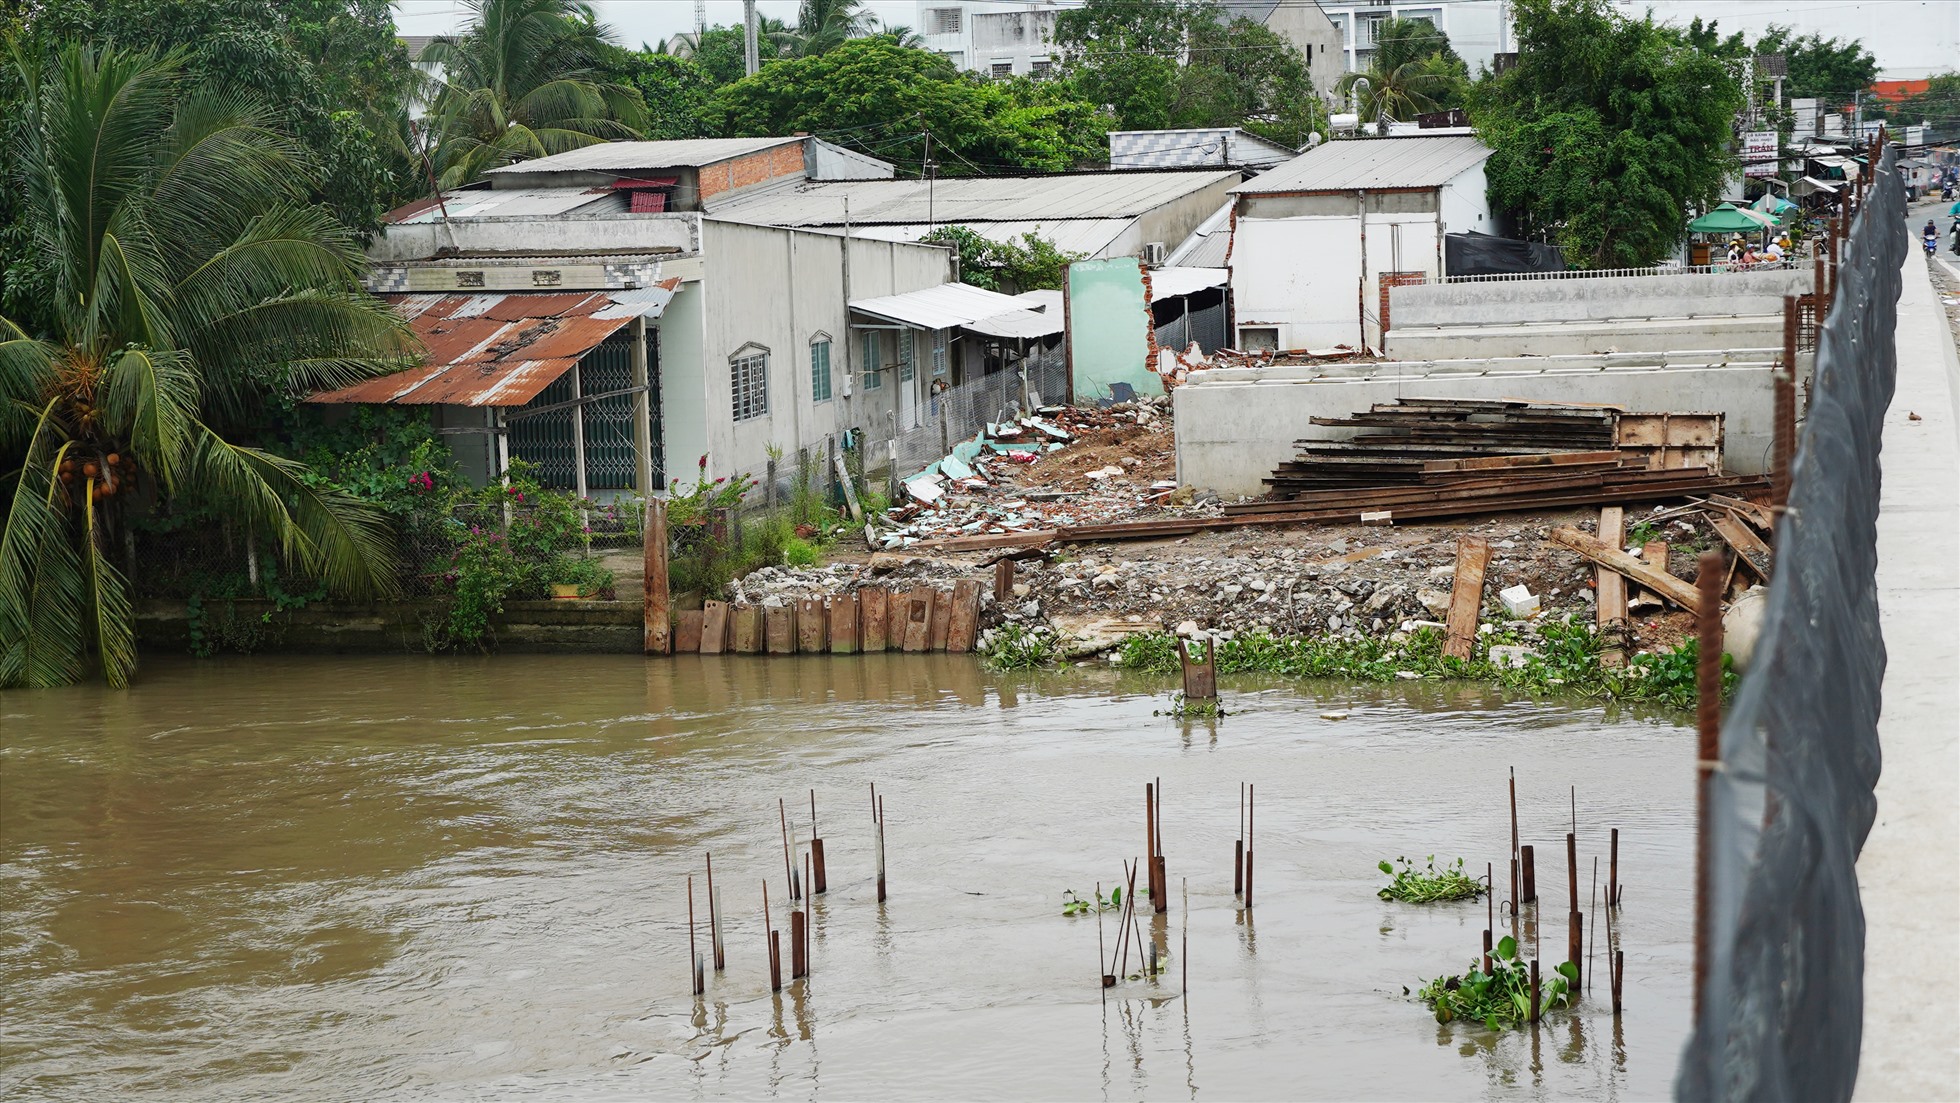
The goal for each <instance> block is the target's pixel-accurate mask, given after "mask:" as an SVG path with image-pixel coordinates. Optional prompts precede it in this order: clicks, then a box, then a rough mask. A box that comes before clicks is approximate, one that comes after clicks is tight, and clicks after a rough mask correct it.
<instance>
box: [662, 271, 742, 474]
mask: <svg viewBox="0 0 1960 1103" xmlns="http://www.w3.org/2000/svg"><path fill="white" fill-rule="evenodd" d="M706 299H707V293H706V292H705V290H704V289H703V288H702V285H701V281H700V280H690V281H688V282H687V283H683V284H681V286H680V290H678V291H676V292H675V293H674V298H673V301H672V302H669V303H668V304H667V309H666V310H665V311H663V312H662V313H661V315H660V321H659V322H658V323H657V324H656V325H655V326H653V327H650V328H649V330H648V332H647V339H648V340H649V341H650V342H653V343H654V348H655V351H656V354H657V359H653V358H650V360H649V362H650V363H651V364H654V365H656V370H657V371H658V372H659V383H660V436H661V443H662V454H663V461H662V466H663V469H664V470H665V472H666V475H665V478H666V480H667V481H668V482H669V483H671V482H672V481H673V480H674V479H680V480H682V481H683V482H685V483H688V484H690V485H691V484H692V483H693V482H694V479H695V474H696V468H695V464H696V462H697V461H698V460H699V459H700V458H701V454H702V453H703V452H710V453H712V452H713V451H715V450H716V449H718V448H719V447H720V445H718V444H715V443H712V442H711V441H710V440H709V432H708V429H709V420H708V418H707V416H706V407H705V405H704V402H705V401H706V399H705V395H706V392H707V379H706V377H705V376H704V375H703V374H702V370H701V341H702V334H703V332H704V330H705V329H706V326H707V314H706V309H705V302H706ZM723 420H724V421H725V420H726V418H724V419H723ZM708 458H709V462H710V463H711V464H712V463H713V462H714V461H715V459H716V457H715V456H714V455H712V454H711V455H710V456H709V457H708Z"/></svg>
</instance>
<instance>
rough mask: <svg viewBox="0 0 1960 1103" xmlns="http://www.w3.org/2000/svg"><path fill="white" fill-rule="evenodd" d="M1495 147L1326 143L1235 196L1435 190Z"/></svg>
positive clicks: (1456, 140)
mask: <svg viewBox="0 0 1960 1103" xmlns="http://www.w3.org/2000/svg"><path fill="white" fill-rule="evenodd" d="M1490 152H1491V151H1490V147H1488V146H1486V145H1484V144H1483V143H1482V142H1480V141H1478V140H1477V138H1476V137H1475V136H1474V135H1469V134H1460V135H1458V134H1453V135H1448V136H1446V137H1440V138H1351V139H1344V140H1341V141H1335V142H1325V143H1322V144H1321V145H1318V146H1315V147H1314V148H1313V149H1310V150H1308V151H1306V152H1305V153H1302V154H1301V155H1299V156H1298V157H1295V158H1294V159H1292V160H1291V161H1288V162H1287V163H1285V164H1283V165H1281V166H1279V167H1278V168H1276V169H1273V170H1271V171H1270V172H1267V173H1266V174H1265V175H1263V176H1258V177H1255V178H1253V179H1251V180H1248V181H1246V182H1245V183H1243V184H1240V185H1239V186H1238V187H1236V188H1233V189H1232V192H1233V194H1235V195H1260V194H1266V193H1271V192H1325V191H1355V190H1357V189H1360V188H1435V187H1441V186H1442V185H1444V184H1447V183H1449V182H1450V181H1451V180H1454V179H1455V178H1456V177H1457V176H1458V175H1459V174H1461V173H1462V172H1464V171H1465V170H1467V169H1471V168H1475V167H1476V166H1477V165H1480V164H1482V163H1483V161H1484V158H1486V157H1489V156H1490Z"/></svg>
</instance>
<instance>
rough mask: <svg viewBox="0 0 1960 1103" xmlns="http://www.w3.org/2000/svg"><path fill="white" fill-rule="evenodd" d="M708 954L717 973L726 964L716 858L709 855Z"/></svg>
mask: <svg viewBox="0 0 1960 1103" xmlns="http://www.w3.org/2000/svg"><path fill="white" fill-rule="evenodd" d="M708 952H709V953H710V954H711V955H713V957H714V960H715V972H717V973H719V972H721V970H722V966H723V965H724V964H726V963H725V962H724V961H723V959H722V953H721V895H720V894H719V893H717V892H715V856H714V855H713V854H710V855H708Z"/></svg>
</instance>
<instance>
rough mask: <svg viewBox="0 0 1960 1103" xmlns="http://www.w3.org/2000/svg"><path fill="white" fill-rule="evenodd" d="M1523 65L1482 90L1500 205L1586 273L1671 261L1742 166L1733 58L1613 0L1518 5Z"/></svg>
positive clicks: (1481, 114) (1476, 105)
mask: <svg viewBox="0 0 1960 1103" xmlns="http://www.w3.org/2000/svg"><path fill="white" fill-rule="evenodd" d="M1513 12H1514V13H1515V16H1516V30H1517V39H1518V47H1519V52H1518V61H1517V64H1516V65H1514V66H1512V67H1511V68H1510V69H1507V70H1506V71H1505V72H1504V73H1503V74H1502V75H1498V76H1492V77H1488V78H1486V79H1484V80H1482V81H1480V82H1478V84H1477V87H1476V88H1475V90H1474V91H1473V93H1472V101H1471V119H1472V121H1473V122H1474V123H1475V124H1476V126H1477V129H1478V133H1479V135H1480V136H1481V137H1482V138H1483V140H1484V142H1485V144H1487V145H1489V146H1490V147H1491V149H1492V150H1493V151H1494V152H1493V153H1492V155H1491V158H1490V160H1489V161H1488V162H1486V164H1485V166H1484V173H1485V175H1486V177H1487V178H1488V179H1489V181H1490V199H1491V203H1492V204H1493V205H1494V207H1495V208H1497V209H1499V210H1511V211H1515V212H1517V213H1518V216H1519V219H1520V221H1521V223H1522V229H1523V230H1524V232H1525V234H1526V235H1527V236H1529V237H1534V238H1549V239H1550V240H1552V241H1554V242H1556V243H1557V244H1558V245H1559V246H1560V248H1561V249H1562V250H1563V251H1564V253H1565V259H1566V261H1567V263H1569V264H1572V265H1573V266H1575V267H1586V268H1618V267H1639V266H1645V265H1649V264H1652V263H1654V262H1655V261H1657V260H1659V259H1661V258H1662V257H1664V256H1666V255H1668V253H1669V252H1671V251H1672V250H1673V249H1674V248H1675V247H1676V246H1677V245H1678V244H1679V243H1680V241H1681V238H1682V236H1683V234H1684V233H1685V227H1686V218H1685V216H1684V214H1683V212H1684V211H1686V210H1688V209H1689V208H1691V207H1693V206H1697V205H1703V204H1707V203H1711V202H1713V201H1714V200H1715V199H1716V198H1717V197H1718V196H1719V195H1720V193H1721V188H1722V183H1723V181H1724V180H1725V179H1726V178H1727V177H1728V175H1729V174H1730V173H1731V172H1732V171H1733V170H1734V169H1735V167H1736V158H1735V153H1734V151H1733V149H1732V142H1733V137H1734V133H1733V132H1734V123H1735V117H1736V112H1737V111H1738V110H1740V109H1741V107H1742V103H1743V94H1742V88H1741V84H1740V83H1739V81H1738V78H1737V73H1736V70H1735V65H1734V63H1731V62H1728V61H1725V60H1723V59H1721V58H1718V57H1714V56H1711V55H1710V54H1707V53H1705V52H1703V51H1701V50H1698V49H1696V48H1695V47H1693V46H1692V45H1689V44H1688V43H1686V42H1685V41H1683V39H1682V38H1681V36H1680V35H1679V34H1678V33H1677V32H1676V31H1675V30H1674V29H1672V28H1668V27H1661V26H1657V25H1655V23H1654V22H1653V20H1652V18H1651V16H1650V17H1648V18H1644V19H1639V20H1634V19H1628V18H1627V17H1625V16H1623V15H1621V14H1620V13H1619V11H1618V10H1617V9H1616V8H1615V7H1614V6H1613V5H1612V3H1611V2H1610V0H1514V6H1513Z"/></svg>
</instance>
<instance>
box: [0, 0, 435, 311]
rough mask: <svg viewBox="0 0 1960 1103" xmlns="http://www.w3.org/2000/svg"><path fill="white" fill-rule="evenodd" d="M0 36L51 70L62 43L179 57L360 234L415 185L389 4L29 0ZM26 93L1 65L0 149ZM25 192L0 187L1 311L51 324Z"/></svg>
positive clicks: (13, 12) (194, 81)
mask: <svg viewBox="0 0 1960 1103" xmlns="http://www.w3.org/2000/svg"><path fill="white" fill-rule="evenodd" d="M6 10H7V11H8V12H9V13H10V14H8V15H5V16H0V38H4V39H5V40H6V41H7V42H9V43H11V44H12V47H13V49H14V50H16V51H18V52H19V53H20V54H21V56H23V57H25V58H28V59H30V60H34V61H35V62H36V63H37V64H42V65H45V64H48V63H49V61H50V60H51V59H52V58H53V56H54V54H55V52H56V51H57V50H59V49H60V48H61V47H62V46H63V45H65V44H67V43H69V42H74V41H81V42H91V43H97V44H100V43H105V42H109V41H114V42H116V43H118V44H120V45H121V46H123V47H126V48H149V49H153V50H156V51H158V52H159V53H163V52H169V51H172V50H178V51H181V53H180V56H179V64H178V71H179V74H180V78H179V79H180V81H181V82H182V83H184V84H186V85H188V86H196V87H207V88H212V89H219V90H223V91H227V92H231V93H236V94H239V95H245V96H249V97H251V98H252V99H253V100H254V101H256V102H257V103H259V104H260V105H262V107H261V110H262V111H264V112H266V113H268V114H269V116H270V118H271V119H272V121H274V122H276V123H277V125H278V127H279V129H280V131H281V133H283V134H286V135H287V136H289V138H290V139H291V140H293V141H295V142H297V143H299V145H300V146H301V147H302V148H303V149H304V151H305V153H306V159H307V161H308V162H309V164H311V165H312V166H313V168H314V171H313V172H312V173H310V174H309V179H310V180H311V181H312V184H311V187H312V191H311V192H310V193H309V195H308V197H307V198H308V199H309V200H310V201H312V202H317V203H323V204H325V205H326V206H327V207H328V208H329V209H330V210H332V211H333V213H334V215H335V216H336V217H337V218H338V219H339V220H340V221H341V222H342V223H344V224H345V225H347V226H349V227H351V228H353V229H354V230H356V231H358V232H361V233H368V232H372V231H373V230H375V229H376V228H378V227H379V225H380V219H381V215H382V213H383V212H385V211H387V210H388V209H389V208H391V207H393V206H395V205H396V204H397V203H399V202H400V201H401V200H402V199H403V198H405V197H407V196H409V195H413V194H417V193H418V192H419V191H420V190H421V189H422V188H423V184H422V183H421V179H422V177H423V172H422V169H421V166H420V165H419V164H418V163H414V162H411V161H410V160H409V158H408V156H407V146H406V144H405V143H404V140H403V128H404V125H405V124H404V122H403V110H402V108H403V104H404V102H405V100H406V98H407V97H408V95H409V94H410V92H411V91H412V88H413V83H414V79H415V74H414V70H413V69H412V68H411V67H410V65H409V62H408V54H407V51H406V50H405V49H404V47H403V46H402V44H401V42H400V41H399V40H398V39H397V37H396V35H395V26H394V21H393V17H392V14H391V9H390V6H389V4H388V0H35V2H34V3H32V4H19V5H7V6H6ZM25 94H26V91H25V89H23V88H22V87H21V86H20V82H19V80H18V77H17V75H16V71H15V69H14V68H13V67H11V66H4V65H0V143H5V144H6V147H7V148H13V143H14V142H16V141H17V140H18V138H19V135H18V134H17V133H16V131H17V130H18V128H19V126H20V124H21V122H22V118H23V117H22V114H21V108H20V105H21V103H22V102H23V99H24V97H25ZM24 198H25V197H24V196H23V195H22V194H21V193H20V192H19V191H18V189H11V188H10V189H0V313H4V314H5V315H6V316H8V317H10V318H13V319H15V320H16V321H18V322H21V323H22V324H23V325H27V326H28V327H29V328H30V329H33V330H36V331H39V330H41V329H43V328H46V327H47V326H49V325H52V319H51V316H50V315H49V313H48V306H49V303H50V302H51V293H52V286H53V284H52V281H53V267H52V263H51V262H49V261H47V260H46V259H45V258H40V257H38V256H37V254H36V253H35V245H34V238H35V235H34V232H33V229H32V228H31V227H29V226H28V225H26V223H25V222H24V221H23V218H24V211H25V206H24Z"/></svg>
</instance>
